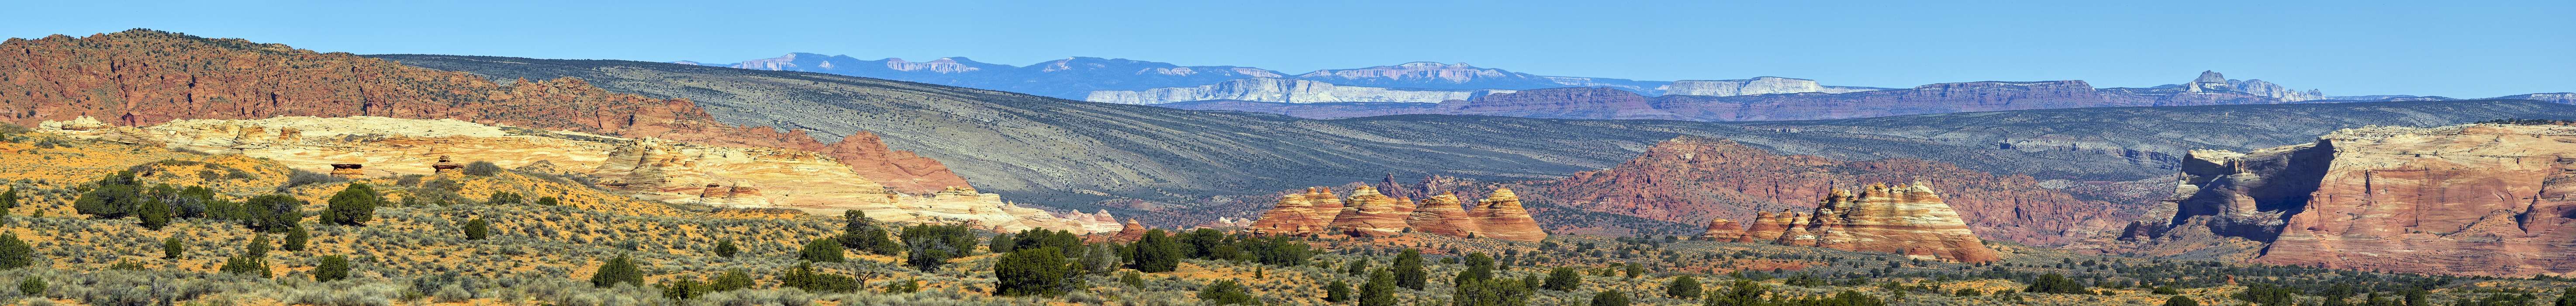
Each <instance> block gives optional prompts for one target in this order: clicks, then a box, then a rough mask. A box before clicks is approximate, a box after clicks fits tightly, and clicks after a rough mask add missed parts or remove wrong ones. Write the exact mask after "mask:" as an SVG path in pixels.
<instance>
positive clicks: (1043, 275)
mask: <svg viewBox="0 0 2576 306" xmlns="http://www.w3.org/2000/svg"><path fill="white" fill-rule="evenodd" d="M1075 265H1076V264H1075V263H1074V262H1072V261H1070V260H1066V259H1065V257H1064V254H1063V252H1059V251H1057V250H1056V248H1054V247H1043V248H1035V249H1018V250H1012V251H1011V252H1010V253H1009V254H1004V255H1002V259H1001V260H1000V261H999V262H996V263H994V264H993V278H994V282H993V287H994V289H993V292H994V294H999V295H1047V296H1053V295H1058V294H1064V293H1066V292H1074V291H1078V290H1081V289H1080V288H1079V287H1081V286H1082V271H1079V270H1077V269H1076V267H1075Z"/></svg>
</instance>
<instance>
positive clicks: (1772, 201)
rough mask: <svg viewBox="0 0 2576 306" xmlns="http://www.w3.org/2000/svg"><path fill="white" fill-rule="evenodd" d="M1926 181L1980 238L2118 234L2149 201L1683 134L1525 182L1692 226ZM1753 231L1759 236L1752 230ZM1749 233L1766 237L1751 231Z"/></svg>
mask: <svg viewBox="0 0 2576 306" xmlns="http://www.w3.org/2000/svg"><path fill="white" fill-rule="evenodd" d="M1912 181H1927V182H1931V183H1933V184H1939V185H1944V186H1951V187H1949V189H1951V191H1950V194H1949V196H1948V197H1946V198H1947V199H1948V200H1947V201H1946V203H1947V204H1946V205H1944V210H1947V209H1948V208H1949V207H1956V208H1957V209H1958V210H1957V213H1958V214H1960V215H1961V216H1963V217H1964V220H1966V224H1968V226H1970V227H1973V228H1976V229H1977V230H1976V231H1977V232H1978V233H1980V234H1984V235H1986V236H1985V237H1989V238H1993V239H1997V240H2009V241H2016V242H2021V243H2025V244H2034V245H2056V244H2065V243H2069V242H2073V241H2076V240H2081V239H2084V238H2087V237H2091V236H2094V235H2101V234H2105V233H2116V232H2115V231H2116V230H2118V229H2119V226H2121V225H2123V223H2122V222H2124V221H2125V220H2131V219H2135V218H2137V217H2138V210H2139V208H2143V207H2147V206H2149V205H2150V204H2151V203H2148V202H2147V201H2145V200H2143V199H2140V200H2138V201H2132V202H2128V203H2113V202H2104V201H2100V200H2087V199H2077V198H2076V197H2074V196H2072V195H2069V194H2067V193H2065V192H2063V191H2060V190H2054V189H2051V188H2045V187H2041V185H2040V182H2039V181H2038V180H2035V179H2032V178H2030V177H2028V176H2020V175H1997V174H1990V173H1985V172H1979V171H1974V170H1968V169H1963V168H1960V167H1958V166H1954V165H1950V164H1947V163H1941V162H1933V161H1923V160H1911V159H1882V160H1872V161H1856V162H1854V161H1838V160H1833V159H1828V158H1824V157H1817V156H1808V155H1780V154H1775V153H1772V152H1770V151H1768V150H1764V149H1760V148H1755V147H1752V146H1747V145H1744V144H1741V143H1738V142H1735V141H1731V140H1725V139H1711V138H1701V137H1692V136H1684V137H1680V138H1675V139H1672V140H1669V141H1665V142H1663V143H1659V144H1656V145H1655V146H1654V147H1653V148H1649V149H1647V150H1646V153H1645V154H1644V155H1642V156H1639V157H1637V158H1636V159H1634V160H1630V161H1628V162H1627V163H1622V164H1620V165H1619V166H1616V167H1612V168H1610V169H1604V170H1599V171H1590V172H1583V173H1576V174H1574V175H1573V176H1572V177H1567V178H1564V179H1558V180H1553V181H1542V182H1535V183H1531V185H1534V186H1537V187H1539V188H1541V189H1540V190H1541V191H1543V192H1544V193H1546V194H1548V195H1549V199H1550V200H1551V201H1553V202H1554V203H1555V204H1556V205H1560V206H1568V207H1576V208H1579V209H1584V210H1592V211H1599V212H1605V213H1613V214H1623V215H1632V216H1638V217H1645V218H1649V219H1655V220H1663V221H1669V222H1679V223H1685V224H1697V223H1699V222H1702V221H1704V220H1709V219H1711V218H1720V219H1732V220H1754V221H1753V222H1756V224H1760V223H1761V222H1764V221H1765V220H1767V219H1769V218H1768V217H1761V216H1756V215H1754V213H1756V212H1762V211H1773V210H1783V209H1793V208H1794V209H1806V208H1813V205H1812V204H1809V203H1813V202H1814V201H1815V195H1818V194H1828V193H1830V192H1831V191H1832V190H1835V188H1836V187H1838V186H1851V185H1856V184H1862V183H1883V182H1912ZM1754 232H1759V231H1754ZM1755 235H1756V236H1761V235H1766V234H1760V233H1756V234H1755Z"/></svg>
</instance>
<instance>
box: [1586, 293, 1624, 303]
mask: <svg viewBox="0 0 2576 306" xmlns="http://www.w3.org/2000/svg"><path fill="white" fill-rule="evenodd" d="M1592 306H1628V294H1627V293H1621V292H1619V291H1618V290H1602V291H1601V293H1594V294H1592Z"/></svg>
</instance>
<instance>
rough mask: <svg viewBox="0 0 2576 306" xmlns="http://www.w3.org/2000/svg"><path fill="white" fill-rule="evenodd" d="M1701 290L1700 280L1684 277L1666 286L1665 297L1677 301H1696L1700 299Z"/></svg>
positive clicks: (1677, 278) (1674, 279) (1675, 279)
mask: <svg viewBox="0 0 2576 306" xmlns="http://www.w3.org/2000/svg"><path fill="white" fill-rule="evenodd" d="M1700 289H1701V288H1700V285H1699V279H1698V278H1692V277H1691V276H1689V275H1683V276H1681V277H1675V278H1673V282H1672V283H1670V284H1665V285H1664V296H1669V297H1673V298H1676V299H1696V298H1699V293H1700Z"/></svg>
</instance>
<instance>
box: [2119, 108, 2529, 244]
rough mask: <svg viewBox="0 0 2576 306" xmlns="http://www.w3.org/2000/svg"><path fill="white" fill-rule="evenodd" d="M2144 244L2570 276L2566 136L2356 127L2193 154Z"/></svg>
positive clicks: (2491, 128)
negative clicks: (2228, 244) (2311, 138)
mask: <svg viewBox="0 0 2576 306" xmlns="http://www.w3.org/2000/svg"><path fill="white" fill-rule="evenodd" d="M2187 160H2188V161H2190V162H2189V163H2186V167H2185V168H2184V169H2183V173H2182V176H2181V179H2182V181H2181V183H2182V184H2180V188H2178V189H2177V190H2176V192H2175V194H2174V198H2173V200H2172V203H2173V205H2174V210H2173V212H2172V214H2171V217H2170V218H2153V219H2148V220H2149V221H2141V222H2140V224H2139V225H2137V226H2132V228H2131V229H2130V231H2129V233H2127V234H2126V236H2127V238H2128V239H2130V240H2139V241H2145V242H2144V243H2146V244H2149V245H2150V246H2149V247H2148V248H2150V249H2153V248H2158V247H2168V245H2172V246H2184V247H2191V246H2198V245H2206V244H2209V243H2208V242H2206V240H2211V239H2231V240H2232V239H2243V240H2251V241H2256V242H2263V243H2267V245H2266V246H2265V247H2264V248H2263V249H2262V250H2261V253H2260V254H2259V257H2254V258H2253V260H2254V261H2257V262H2263V263H2273V264H2291V265H2307V266H2323V267H2331V268H2348V269H2365V270H2378V271H2397V272H2415V273H2441V274H2470V275H2532V274H2551V275H2562V276H2563V275H2569V274H2570V273H2571V272H2576V260H2571V259H2570V258H2568V257H2566V256H2563V255H2564V254H2568V253H2569V252H2576V229H2571V227H2570V225H2576V127H2571V126H2563V125H2498V124H2470V125H2458V126H2445V127H2432V128H2404V127H2366V128H2357V129H2346V130H2340V131H2336V132H2334V133H2330V134H2326V135H2325V136H2323V137H2319V138H2318V139H2317V142H2315V143H2311V144H2302V145H2293V146H2284V147H2277V148H2270V149H2263V150H2257V151H2254V152H2251V153H2235V152H2225V151H2194V152H2192V155H2191V158H2190V159H2187Z"/></svg>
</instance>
